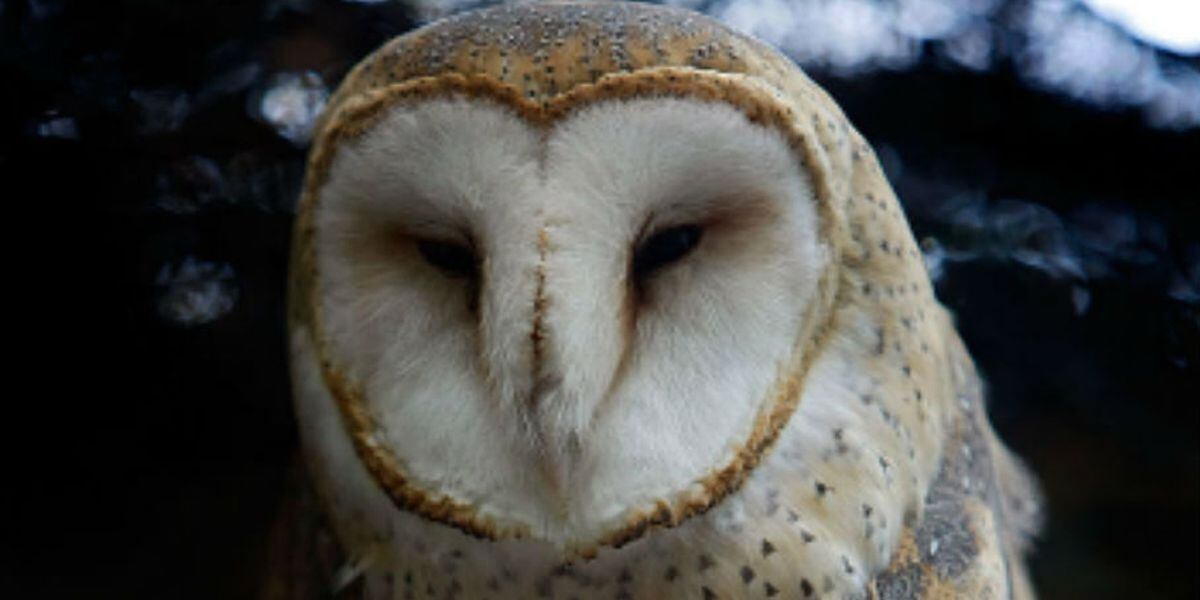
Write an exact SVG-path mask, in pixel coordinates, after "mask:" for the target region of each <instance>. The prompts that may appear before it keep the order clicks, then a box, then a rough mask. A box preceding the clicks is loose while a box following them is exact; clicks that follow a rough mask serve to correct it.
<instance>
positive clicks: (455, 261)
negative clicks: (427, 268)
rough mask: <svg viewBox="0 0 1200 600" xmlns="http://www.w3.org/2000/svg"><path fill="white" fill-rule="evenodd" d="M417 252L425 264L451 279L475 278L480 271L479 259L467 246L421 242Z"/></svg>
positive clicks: (432, 241)
mask: <svg viewBox="0 0 1200 600" xmlns="http://www.w3.org/2000/svg"><path fill="white" fill-rule="evenodd" d="M417 250H418V251H420V252H421V257H422V258H424V259H425V262H427V263H429V264H431V265H433V266H435V267H437V268H438V269H440V270H441V271H442V272H444V273H445V274H447V275H449V276H451V277H475V273H476V272H477V271H478V269H479V259H478V258H476V256H475V252H474V251H473V250H471V248H470V246H467V245H465V244H456V243H454V242H441V241H434V240H421V241H419V242H417Z"/></svg>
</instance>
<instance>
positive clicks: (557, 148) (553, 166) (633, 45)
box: [267, 2, 1037, 598]
mask: <svg viewBox="0 0 1200 600" xmlns="http://www.w3.org/2000/svg"><path fill="white" fill-rule="evenodd" d="M289 296H290V298H289V323H290V325H289V329H290V336H291V349H292V374H293V383H294V391H295V401H296V411H297V418H298V421H299V424H300V429H301V440H302V446H303V451H304V457H305V459H306V463H307V468H308V472H309V473H310V475H311V479H312V482H313V485H312V487H313V488H314V489H315V491H316V496H317V498H318V500H319V504H320V506H321V507H322V509H323V514H324V515H325V518H326V519H327V521H328V523H329V524H330V525H331V529H332V532H333V534H334V536H333V538H334V539H336V546H337V547H339V548H340V552H341V554H342V555H343V556H344V564H342V566H341V569H340V571H338V572H337V574H336V575H332V576H331V577H332V579H330V580H329V581H328V582H327V583H323V584H320V585H326V584H328V585H334V586H338V587H340V588H341V589H343V591H344V592H345V591H347V590H349V593H353V594H356V595H362V596H364V597H369V598H393V597H394V598H409V597H417V596H420V597H458V598H534V597H561V598H601V597H603V598H612V597H617V598H622V597H626V598H692V597H695V598H750V597H782V598H816V597H822V598H838V597H850V598H865V597H877V598H924V597H969V598H991V597H996V598H1004V597H1012V596H1015V597H1031V596H1032V591H1031V589H1030V587H1029V584H1028V581H1027V578H1026V576H1025V569H1024V565H1023V554H1024V553H1025V551H1026V549H1027V548H1026V546H1027V541H1026V540H1027V539H1028V538H1029V537H1030V536H1031V535H1032V533H1033V532H1034V529H1035V527H1036V515H1037V502H1036V492H1035V486H1034V484H1033V481H1032V479H1031V478H1030V477H1029V476H1028V475H1027V474H1026V472H1025V470H1024V468H1023V467H1022V466H1021V465H1020V463H1019V462H1018V461H1016V459H1014V458H1013V457H1012V456H1011V455H1010V454H1009V452H1008V451H1007V450H1006V449H1005V448H1004V447H1003V445H1002V444H1001V443H1000V442H999V441H998V440H997V438H996V436H995V434H994V433H993V431H992V429H991V427H990V425H989V423H988V422H987V418H986V413H985V411H984V405H983V397H982V388H981V383H980V381H979V378H978V376H977V375H976V373H975V371H974V367H973V365H972V363H971V360H970V357H969V356H968V354H967V352H966V350H965V349H964V347H963V345H962V343H961V341H960V340H959V337H958V335H957V333H956V332H955V330H954V325H953V323H952V320H951V318H950V316H949V315H948V314H947V312H946V311H945V310H944V309H943V308H942V307H941V306H940V305H939V304H938V302H937V300H936V298H935V297H934V291H933V289H932V287H931V285H930V280H929V277H928V274H927V273H926V270H925V267H924V263H923V260H922V256H921V254H920V252H919V251H918V249H917V247H916V245H915V243H914V241H913V237H912V234H911V232H910V231H909V228H908V225H907V223H906V221H905V218H904V215H903V213H902V212H901V209H900V205H899V203H898V202H897V200H896V197H895V195H894V193H893V192H892V190H891V188H890V187H889V185H888V183H887V181H886V180H885V178H884V176H883V174H882V173H881V171H880V168H879V165H878V162H877V161H876V159H875V157H874V154H873V153H872V151H871V149H870V147H869V146H868V145H867V143H866V142H865V141H864V140H863V139H862V138H861V136H859V134H858V133H857V132H856V131H855V130H854V129H853V128H852V127H851V126H850V125H849V123H848V122H847V120H846V118H845V116H844V115H843V114H842V113H841V111H840V110H839V109H838V107H837V106H836V104H834V102H833V101H832V100H831V99H830V98H829V97H828V96H827V95H826V94H825V93H824V92H823V91H822V90H821V89H819V88H818V87H817V86H816V85H815V84H813V83H812V82H811V81H810V80H809V79H808V78H807V77H806V76H805V75H804V74H803V73H802V72H801V71H800V70H799V69H798V68H797V67H795V66H794V65H793V64H792V63H791V62H789V61H788V60H787V59H786V58H784V57H782V56H781V55H779V54H778V53H776V52H775V51H773V50H771V49H770V48H767V47H766V46H764V45H763V44H761V43H758V42H756V41H754V40H752V39H749V38H747V37H744V36H742V35H739V34H737V33H734V32H732V31H730V30H728V29H726V28H725V27H723V26H722V25H720V24H718V23H716V22H714V21H712V20H709V19H707V18H705V17H703V16H700V15H696V14H694V13H690V12H686V11H682V10H676V9H671V8H664V7H656V6H649V5H638V4H622V3H596V4H593V3H583V2H581V3H574V2H565V3H558V2H555V3H540V4H533V3H530V4H520V5H510V6H502V7H498V8H494V9H489V10H485V11H480V12H473V13H466V14H462V15H459V16H456V17H453V18H450V19H447V20H444V21H439V22H437V23H434V24H432V25H429V26H427V27H425V28H423V29H420V30H417V31H415V32H412V33H410V34H407V35H404V36H402V37H400V38H397V39H396V40H394V41H392V42H390V43H388V44H387V45H385V46H383V47H382V48H380V49H379V50H377V51H376V52H375V53H373V54H372V55H370V56H368V57H367V58H366V59H364V60H363V61H362V62H361V63H360V64H359V65H358V66H357V67H355V68H354V69H353V71H351V72H350V74H349V75H348V76H347V77H346V79H345V81H344V82H343V83H342V85H341V87H340V88H339V90H338V91H337V92H336V93H335V94H334V96H333V97H332V98H331V101H330V103H329V106H328V108H327V110H326V112H325V115H324V117H323V119H322V121H321V123H320V124H319V127H318V133H317V135H316V137H315V139H314V143H313V147H312V150H311V155H310V158H309V164H308V172H307V176H306V180H305V186H304V192H303V197H302V200H301V204H300V211H299V215H298V218H297V222H296V230H295V237H294V242H293V255H292V272H291V278H290V290H289ZM314 510H315V509H314ZM303 513H304V511H303V510H300V509H297V510H292V511H289V512H287V513H286V514H287V517H286V518H287V521H288V523H289V524H290V525H285V526H283V528H282V529H281V531H286V535H283V537H281V538H280V539H284V540H288V541H287V542H286V547H285V548H282V549H281V550H280V552H283V553H284V554H286V553H288V552H292V553H293V554H295V553H297V552H301V551H302V550H303V552H306V553H308V555H312V554H313V553H312V552H311V549H312V548H313V546H312V543H311V542H307V543H299V542H297V541H296V540H298V539H300V538H303V537H304V536H305V535H308V534H305V533H297V532H298V531H299V529H298V528H300V527H301V526H300V525H299V524H300V523H305V524H306V525H304V526H303V527H302V529H303V531H306V532H316V531H317V530H318V529H319V528H317V527H315V526H312V527H310V526H309V525H308V524H310V523H311V522H312V519H311V517H309V518H305V517H303V516H302V515H303ZM289 527H290V529H289ZM312 535H317V533H312ZM285 562H287V561H285ZM288 564H290V565H292V567H291V568H292V572H294V571H295V568H294V565H295V564H296V563H295V560H294V559H293V560H290V562H288ZM301 570H302V571H303V570H304V569H301ZM318 571H321V569H320V568H318V567H313V568H311V569H307V570H306V571H305V572H306V573H309V574H311V573H312V572H318ZM305 581H308V580H307V579H305ZM289 582H290V583H289ZM301 587H302V586H301V584H300V583H299V579H288V577H277V578H276V580H275V581H274V582H273V583H272V584H271V585H270V586H268V588H267V589H268V590H269V594H268V595H276V596H292V595H297V594H299V593H300V592H301ZM308 589H309V590H310V591H311V590H312V588H311V587H310V588H308ZM317 593H318V595H321V594H323V593H327V591H326V590H322V591H321V592H317Z"/></svg>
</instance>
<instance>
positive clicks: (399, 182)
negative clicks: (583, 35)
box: [317, 99, 826, 544]
mask: <svg viewBox="0 0 1200 600" xmlns="http://www.w3.org/2000/svg"><path fill="white" fill-rule="evenodd" d="M540 133H541V132H539V131H538V130H537V129H535V128H533V126H530V125H527V124H524V123H522V122H521V121H520V120H518V119H517V118H516V117H515V116H513V115H511V114H509V113H508V112H507V111H505V110H504V109H503V108H500V107H497V106H493V105H489V104H487V103H476V102H468V101H464V100H448V101H441V102H428V103H422V104H418V105H416V106H400V107H397V108H395V109H393V110H392V112H391V113H390V114H389V115H388V116H387V117H386V118H384V119H383V120H382V121H381V122H380V124H379V126H378V127H377V128H376V129H375V130H374V131H372V132H371V133H369V134H367V135H365V136H364V137H363V138H362V139H361V140H358V141H356V142H355V143H351V144H347V145H346V146H344V148H343V150H342V151H341V152H339V154H338V155H337V157H336V158H335V161H334V163H333V166H332V168H331V171H330V177H329V183H328V185H327V186H326V187H325V189H324V190H323V198H324V201H323V203H322V205H321V211H320V213H319V214H318V216H317V224H318V231H319V232H320V233H319V238H318V244H319V247H320V249H321V250H320V252H319V255H318V264H319V266H320V268H321V271H322V272H323V273H324V274H325V281H326V282H327V283H326V284H325V286H324V287H323V289H322V298H323V301H324V306H325V308H324V311H325V314H326V315H327V322H328V331H329V338H330V339H331V340H332V341H333V344H334V346H335V348H336V349H337V350H336V355H335V358H336V359H337V360H339V361H342V362H344V363H345V364H348V365H352V368H353V374H354V376H355V377H357V378H360V380H361V381H363V382H364V384H363V385H364V390H365V397H366V399H367V402H368V404H369V405H370V407H371V409H372V410H373V411H374V413H375V414H376V415H377V423H378V426H379V428H380V430H381V432H382V437H383V439H384V440H386V441H387V443H389V444H390V445H391V446H392V447H393V448H395V451H396V454H397V456H398V457H399V458H400V459H401V460H402V461H403V463H404V466H405V468H406V470H407V472H408V473H409V474H410V475H411V476H412V477H413V478H414V479H416V480H418V481H420V482H422V483H423V484H424V485H427V486H429V487H430V488H433V489H437V490H438V491H439V492H441V493H445V494H448V495H450V496H452V497H454V498H456V499H459V500H462V501H464V502H467V503H470V504H472V505H476V506H479V507H480V508H481V509H482V512H483V514H487V515H489V516H491V517H493V518H495V519H497V520H499V521H501V522H516V523H519V524H521V525H524V526H527V527H528V528H529V529H530V530H531V531H532V532H533V533H534V535H535V536H537V537H542V538H545V539H548V540H553V541H555V542H556V543H561V544H570V543H572V542H576V541H584V540H587V539H590V538H593V537H596V536H598V535H600V534H602V533H603V532H604V530H605V528H606V527H611V526H612V524H613V523H616V522H619V521H620V520H621V519H622V517H623V516H624V515H625V513H626V512H628V511H629V510H630V509H631V508H636V507H639V506H643V505H647V504H650V503H652V502H654V501H655V500H657V499H660V498H670V497H672V496H675V495H678V494H680V493H683V492H685V491H686V490H687V489H688V487H689V486H690V485H691V484H692V483H693V482H695V481H697V480H699V479H701V478H703V477H704V476H705V475H706V474H707V473H708V472H710V471H713V470H715V469H718V468H720V467H721V466H722V465H724V464H725V463H727V462H728V461H729V460H731V456H732V455H731V452H733V451H734V449H736V448H737V447H738V446H739V445H740V444H741V443H742V441H743V440H744V439H745V438H746V437H747V436H748V435H749V430H750V428H751V426H752V424H753V421H754V419H755V417H756V416H757V414H758V412H759V410H760V408H761V406H762V405H763V403H764V401H765V400H766V399H767V397H768V395H769V393H770V391H771V387H772V385H773V384H774V382H775V380H776V379H777V377H778V376H779V373H780V371H781V369H783V368H785V367H786V362H787V360H788V359H789V358H790V356H791V351H792V348H793V347H795V346H796V344H797V336H798V334H799V331H800V324H799V322H798V321H799V319H800V318H801V316H802V314H803V312H804V311H803V310H802V309H803V307H804V306H805V304H806V303H807V302H808V301H809V298H811V297H812V294H813V293H814V289H815V287H816V283H817V279H818V276H819V274H820V273H821V271H822V270H823V269H824V268H825V263H826V252H825V250H824V249H823V248H822V247H821V242H820V241H819V236H818V235H817V217H816V211H815V206H814V200H813V198H812V191H811V184H810V182H809V181H808V180H807V178H806V177H805V176H804V175H803V172H802V171H798V170H797V169H795V164H796V162H797V157H796V156H795V154H794V153H793V151H792V150H791V149H790V148H789V147H788V146H787V144H786V142H785V141H784V140H783V139H782V138H781V137H780V136H778V135H777V134H775V133H773V132H771V131H769V130H766V129H764V128H761V127H758V126H756V125H753V124H751V123H749V122H748V121H747V119H746V117H745V116H744V115H743V114H742V113H741V112H740V111H737V110H736V109H733V108H731V107H728V106H723V105H713V104H711V103H701V102H698V101H688V100H665V99H663V100H640V101H631V102H612V103H606V104H598V105H595V106H592V107H589V108H587V109H586V110H583V111H580V112H579V113H578V114H576V115H574V116H572V117H571V118H570V119H568V120H566V121H564V122H562V123H560V124H558V125H557V126H556V127H554V129H553V130H551V131H550V132H549V133H548V135H547V136H546V137H545V139H543V137H542V136H541V135H540ZM679 224H698V225H700V226H701V227H702V229H703V237H702V238H701V241H700V243H699V245H698V247H697V248H695V249H694V250H693V251H692V252H691V253H689V254H688V255H687V256H686V257H684V258H683V259H681V260H680V261H679V262H678V263H677V264H673V265H669V266H667V267H665V268H663V269H661V271H660V272H656V273H654V274H653V275H652V277H651V278H650V279H649V280H648V281H646V282H643V283H641V284H640V285H635V283H636V282H633V281H631V280H630V260H631V253H632V252H633V249H634V248H636V246H637V244H638V243H639V242H640V241H642V240H644V239H645V238H646V237H647V236H648V235H650V234H652V233H653V232H655V231H659V230H661V229H663V228H666V227H670V226H675V225H679ZM442 238H449V239H459V240H464V241H466V242H467V243H470V244H473V245H474V246H475V247H476V248H477V252H478V253H479V255H480V257H481V259H482V268H481V275H482V281H481V282H480V283H479V284H478V285H471V284H469V283H468V282H464V281H461V280H460V279H456V278H451V277H447V276H446V274H445V273H442V272H439V271H438V270H437V269H435V268H432V267H431V265H429V264H427V262H426V261H423V260H422V259H421V257H420V256H419V253H418V252H414V251H413V248H412V247H413V245H414V240H421V239H442ZM474 293H478V294H479V298H478V308H477V311H474V312H473V311H472V310H471V306H472V301H471V299H470V295H471V294H474ZM535 312H539V313H540V314H538V315H535V314H534V313H535ZM535 321H536V327H538V328H539V331H538V334H537V335H538V336H539V341H537V342H536V343H535V341H534V340H533V338H532V337H531V333H532V328H533V327H535V325H534V323H535Z"/></svg>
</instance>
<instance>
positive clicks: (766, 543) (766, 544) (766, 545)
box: [762, 538, 775, 558]
mask: <svg viewBox="0 0 1200 600" xmlns="http://www.w3.org/2000/svg"><path fill="white" fill-rule="evenodd" d="M774 552H775V545H774V544H772V543H771V540H768V539H766V538H763V541H762V555H763V558H766V557H768V556H770V555H771V554H773V553H774Z"/></svg>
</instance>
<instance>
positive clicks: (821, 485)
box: [813, 481, 833, 498]
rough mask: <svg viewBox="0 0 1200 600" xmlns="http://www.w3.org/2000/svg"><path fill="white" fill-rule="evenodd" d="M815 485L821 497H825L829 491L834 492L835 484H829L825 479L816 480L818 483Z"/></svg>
mask: <svg viewBox="0 0 1200 600" xmlns="http://www.w3.org/2000/svg"><path fill="white" fill-rule="evenodd" d="M813 487H815V488H816V490H817V495H818V496H820V497H822V498H824V497H825V495H826V494H829V493H832V492H833V486H831V485H829V484H827V483H825V482H824V481H818V482H816V484H814V486H813Z"/></svg>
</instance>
